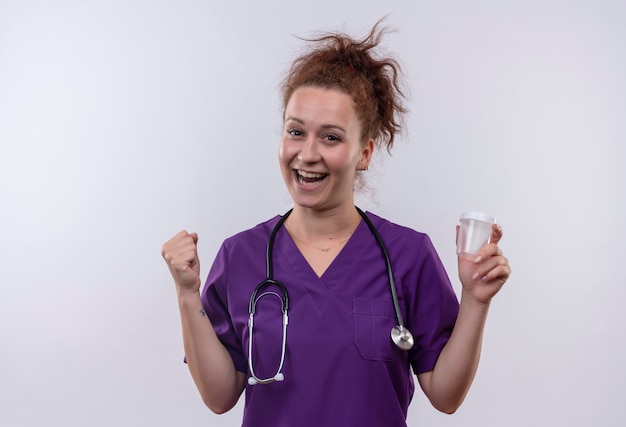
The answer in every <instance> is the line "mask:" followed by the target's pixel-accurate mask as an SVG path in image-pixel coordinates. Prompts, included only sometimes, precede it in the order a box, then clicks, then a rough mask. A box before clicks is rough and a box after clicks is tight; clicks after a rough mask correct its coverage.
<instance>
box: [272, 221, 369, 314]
mask: <svg viewBox="0 0 626 427" xmlns="http://www.w3.org/2000/svg"><path fill="white" fill-rule="evenodd" d="M369 236H370V231H369V228H368V227H367V224H366V223H365V221H364V220H363V219H361V221H360V222H359V224H358V225H357V227H356V229H355V230H354V233H352V236H350V238H349V239H348V241H347V242H346V244H345V245H344V247H343V248H341V250H340V251H339V253H338V254H337V256H336V257H335V259H334V260H333V261H332V262H331V263H330V265H329V266H328V268H327V269H326V270H325V271H324V273H323V274H322V276H321V277H319V276H318V275H317V274H316V273H315V271H314V270H313V268H312V267H311V265H310V264H309V262H308V261H307V260H306V258H305V257H304V255H303V254H302V252H300V249H299V248H298V246H297V245H296V243H295V242H294V240H293V239H292V238H291V236H290V235H289V233H288V232H287V230H286V229H285V227H281V229H280V230H279V232H278V233H277V235H276V240H277V243H278V244H277V245H276V246H275V250H276V249H279V248H280V249H279V250H280V251H281V253H282V256H284V258H285V259H286V260H287V263H288V265H289V267H290V269H291V271H292V272H293V275H294V276H295V277H294V279H295V280H294V282H295V281H297V282H298V284H299V285H300V286H301V287H302V288H303V289H304V290H305V291H306V292H307V293H308V294H309V295H310V296H311V298H312V299H313V300H314V302H315V304H316V305H317V308H318V309H319V310H320V311H322V310H323V308H324V306H325V305H326V301H327V300H328V297H329V296H330V295H332V294H333V293H334V292H336V291H337V290H339V289H341V287H342V284H343V283H345V282H346V280H348V276H349V273H350V271H351V269H352V268H353V265H354V262H355V261H356V260H357V259H358V258H359V257H360V256H361V253H362V252H363V251H364V250H365V248H366V247H367V245H368V242H367V239H368V237H369ZM369 244H371V242H369Z"/></svg>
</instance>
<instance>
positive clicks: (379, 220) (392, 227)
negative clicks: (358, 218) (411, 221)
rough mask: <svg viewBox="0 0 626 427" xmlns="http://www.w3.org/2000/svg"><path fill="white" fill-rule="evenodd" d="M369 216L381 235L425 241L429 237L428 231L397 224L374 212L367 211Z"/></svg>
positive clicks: (390, 237)
mask: <svg viewBox="0 0 626 427" xmlns="http://www.w3.org/2000/svg"><path fill="white" fill-rule="evenodd" d="M366 215H367V217H368V218H369V219H370V220H371V221H372V224H374V226H375V227H376V230H377V231H378V232H379V233H380V235H381V237H383V238H389V239H394V240H395V239H399V240H402V241H404V240H406V241H411V242H417V241H424V240H427V239H428V235H427V234H426V233H423V232H420V231H417V230H414V229H412V228H410V227H406V226H404V225H400V224H396V223H394V222H391V221H390V220H388V219H385V218H383V217H381V216H378V215H376V214H374V213H372V212H369V211H368V212H366Z"/></svg>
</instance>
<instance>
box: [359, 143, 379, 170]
mask: <svg viewBox="0 0 626 427" xmlns="http://www.w3.org/2000/svg"><path fill="white" fill-rule="evenodd" d="M374 148H375V145H374V140H373V139H370V140H369V141H367V142H366V143H365V144H363V148H362V150H361V160H360V161H359V165H360V166H362V167H365V168H367V167H368V166H369V165H370V162H371V161H372V155H373V154H374Z"/></svg>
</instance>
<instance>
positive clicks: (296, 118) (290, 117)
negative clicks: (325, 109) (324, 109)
mask: <svg viewBox="0 0 626 427" xmlns="http://www.w3.org/2000/svg"><path fill="white" fill-rule="evenodd" d="M289 120H291V121H294V122H297V123H300V124H301V125H304V124H305V123H304V120H302V119H299V118H298V117H294V116H289V117H285V122H287V121H289ZM320 127H321V128H322V129H338V130H340V131H342V132H344V133H347V131H346V130H345V129H344V128H342V127H341V126H339V125H333V124H324V125H321V126H320Z"/></svg>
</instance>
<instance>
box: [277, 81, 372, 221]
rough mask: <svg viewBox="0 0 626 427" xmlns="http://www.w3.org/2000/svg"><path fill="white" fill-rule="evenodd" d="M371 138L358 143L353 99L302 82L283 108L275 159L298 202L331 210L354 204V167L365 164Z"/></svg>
mask: <svg viewBox="0 0 626 427" xmlns="http://www.w3.org/2000/svg"><path fill="white" fill-rule="evenodd" d="M373 149H374V142H373V141H371V140H370V141H368V142H367V143H366V144H364V145H363V144H361V123H360V121H359V119H358V118H357V116H356V113H355V111H354V107H353V101H352V98H351V97H350V96H349V95H347V94H345V93H343V92H340V91H338V90H331V89H322V88H315V87H301V88H299V89H297V90H296V91H294V92H293V95H292V96H291V98H290V99H289V102H288V103H287V106H286V108H285V115H284V123H283V131H282V137H281V141H280V150H279V156H278V157H279V161H280V167H281V171H282V174H283V179H284V180H285V184H286V185H287V189H288V190H289V193H290V194H291V197H292V198H293V201H294V203H295V204H296V205H299V206H302V207H307V208H312V209H316V210H329V209H333V208H336V207H339V206H345V205H346V204H349V205H351V206H353V205H354V180H355V177H356V171H357V170H358V169H359V168H363V167H366V166H368V165H369V161H370V159H371V155H372V151H373Z"/></svg>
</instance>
